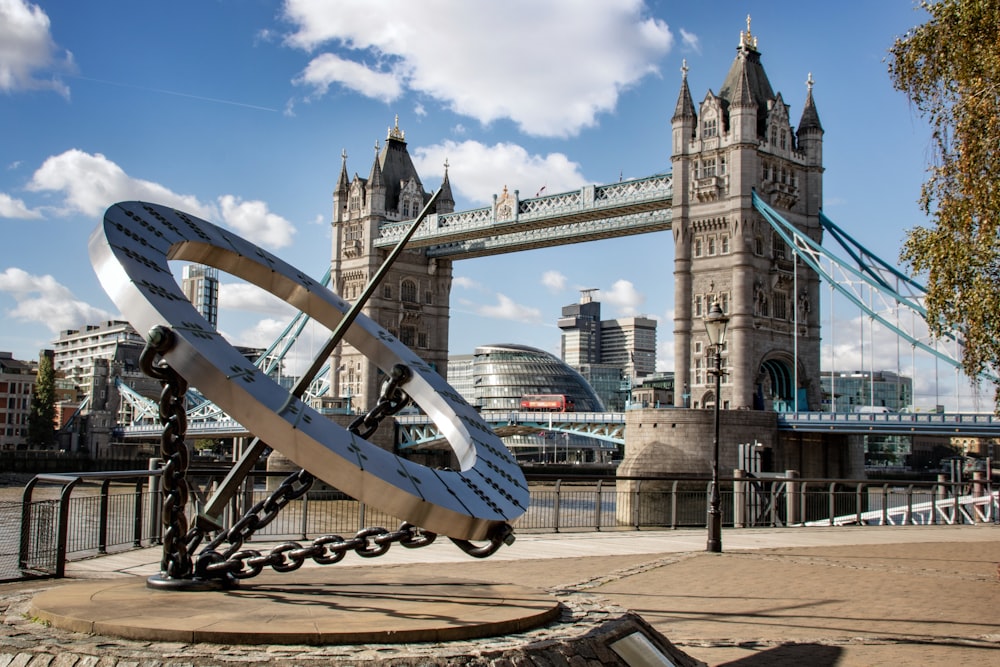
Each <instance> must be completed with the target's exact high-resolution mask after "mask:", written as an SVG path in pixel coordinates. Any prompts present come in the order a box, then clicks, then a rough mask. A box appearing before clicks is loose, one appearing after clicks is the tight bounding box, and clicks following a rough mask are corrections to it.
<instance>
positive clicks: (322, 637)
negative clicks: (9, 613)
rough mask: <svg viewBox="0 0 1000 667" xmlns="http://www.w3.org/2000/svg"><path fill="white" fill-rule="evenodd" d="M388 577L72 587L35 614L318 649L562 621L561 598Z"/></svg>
mask: <svg viewBox="0 0 1000 667" xmlns="http://www.w3.org/2000/svg"><path fill="white" fill-rule="evenodd" d="M387 574H388V573H386V572H385V571H382V572H377V573H373V572H352V573H351V575H350V577H349V578H348V577H344V578H340V579H333V580H323V579H321V578H320V577H317V576H316V573H315V572H313V573H312V576H311V577H310V576H304V575H308V573H293V574H291V575H289V574H284V575H275V574H272V575H261V576H260V577H257V578H255V579H253V580H251V581H248V582H243V583H242V585H241V586H239V587H237V588H234V589H229V590H220V591H173V590H154V589H150V588H148V587H147V586H146V583H145V580H143V579H128V580H124V579H110V580H101V581H88V582H74V583H68V584H63V585H58V586H55V587H53V588H51V589H49V590H46V591H43V592H41V593H39V594H38V595H36V596H35V597H34V599H33V600H32V603H31V608H30V614H31V615H32V617H34V618H37V619H39V620H41V621H44V622H46V623H50V624H51V625H52V626H54V627H57V628H60V629H63V630H69V631H72V632H83V633H88V634H98V635H105V636H112V637H121V638H125V639H136V640H147V641H172V642H214V643H220V644H312V645H319V644H364V643H389V644H392V643H410V642H431V641H434V642H438V641H457V640H468V639H473V638H479V637H491V636H497V635H503V634H511V633H516V632H522V631H525V630H529V629H531V628H534V627H538V626H541V625H544V624H545V623H548V622H550V621H552V620H553V619H555V618H557V617H558V616H559V614H560V605H559V602H558V600H556V599H555V598H554V597H552V596H551V595H549V594H547V593H544V592H541V591H538V590H535V589H530V588H526V587H524V586H518V585H515V584H497V583H478V582H473V581H463V580H450V579H447V578H437V577H436V578H434V579H432V580H422V581H409V580H406V579H405V578H402V577H392V576H387ZM296 575H297V576H296Z"/></svg>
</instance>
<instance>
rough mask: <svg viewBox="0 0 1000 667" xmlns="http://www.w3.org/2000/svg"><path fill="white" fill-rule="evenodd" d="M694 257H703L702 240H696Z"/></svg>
mask: <svg viewBox="0 0 1000 667" xmlns="http://www.w3.org/2000/svg"><path fill="white" fill-rule="evenodd" d="M694 256H695V257H701V239H695V241H694Z"/></svg>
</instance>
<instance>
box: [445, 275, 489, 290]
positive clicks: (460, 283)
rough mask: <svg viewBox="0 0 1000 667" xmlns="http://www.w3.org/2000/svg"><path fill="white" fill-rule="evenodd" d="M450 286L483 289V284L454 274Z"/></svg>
mask: <svg viewBox="0 0 1000 667" xmlns="http://www.w3.org/2000/svg"><path fill="white" fill-rule="evenodd" d="M451 286H452V287H461V288H462V289H476V290H478V289H483V286H482V285H481V284H480V283H478V282H476V281H475V280H473V279H472V278H468V277H466V276H456V277H455V278H454V279H453V280H452V281H451Z"/></svg>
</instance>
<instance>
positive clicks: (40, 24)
mask: <svg viewBox="0 0 1000 667" xmlns="http://www.w3.org/2000/svg"><path fill="white" fill-rule="evenodd" d="M49 26H50V23H49V17H48V15H47V14H46V13H45V12H44V11H43V10H42V8H41V7H39V6H38V5H35V4H32V3H30V2H24V0H0V90H2V91H5V92H8V93H9V92H13V91H17V90H54V91H56V92H57V93H59V94H60V95H63V96H65V97H69V87H68V86H66V85H65V84H64V83H63V82H62V81H60V80H59V79H58V78H56V77H54V76H53V77H52V78H49V79H42V78H38V75H39V73H41V72H45V71H46V70H48V69H50V68H53V67H56V68H61V69H66V70H71V69H72V65H73V56H72V54H71V53H70V52H69V51H66V52H65V55H62V56H60V55H59V54H58V51H59V48H58V47H57V46H56V43H55V41H53V39H52V35H51V33H50V32H49ZM42 76H44V75H42Z"/></svg>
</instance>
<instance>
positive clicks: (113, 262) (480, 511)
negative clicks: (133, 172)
mask: <svg viewBox="0 0 1000 667" xmlns="http://www.w3.org/2000/svg"><path fill="white" fill-rule="evenodd" d="M90 258H91V262H92V263H93V265H94V269H95V270H96V271H97V275H98V278H99V279H100V281H101V284H102V285H103V287H104V289H105V291H106V292H107V293H108V295H109V296H110V297H111V299H112V300H113V301H114V303H115V304H116V305H117V306H118V307H119V308H120V309H121V311H122V313H123V314H124V316H125V317H126V318H127V319H128V320H129V321H130V322H131V323H132V325H133V326H134V327H135V328H136V329H137V330H138V331H141V332H145V331H149V330H150V329H152V328H153V327H155V326H157V325H165V326H169V327H170V328H171V329H173V331H174V334H175V335H176V339H177V342H176V344H175V345H174V347H173V348H171V349H170V350H169V351H167V352H165V353H164V354H163V358H164V359H165V360H166V362H167V363H168V364H169V365H170V366H171V367H172V368H173V369H174V370H176V371H177V372H178V373H180V375H181V376H182V377H184V378H185V379H186V380H187V381H188V382H190V383H191V385H192V386H194V387H197V388H198V390H199V391H201V392H202V393H203V394H204V395H205V396H206V397H208V398H209V399H210V400H211V401H212V402H214V403H215V404H216V405H218V406H219V407H221V408H222V409H223V410H225V411H226V413H228V414H229V415H230V416H231V417H232V418H234V419H235V420H237V421H238V422H239V423H241V424H242V425H243V426H244V427H246V428H247V430H248V431H250V432H251V433H253V434H254V435H256V436H258V437H259V438H261V439H262V440H263V441H264V442H266V443H267V444H268V445H270V446H271V447H273V448H274V449H276V450H278V451H280V452H281V453H282V454H284V455H285V456H287V457H288V458H290V459H291V460H293V461H295V462H296V463H297V464H298V465H300V466H302V467H303V468H306V469H308V470H309V471H310V472H312V473H313V474H314V475H316V476H317V477H319V478H320V479H322V480H324V481H326V482H328V483H329V484H331V485H333V486H335V487H337V488H338V489H340V490H342V491H344V492H345V493H347V494H349V495H351V496H353V497H354V498H356V499H358V500H360V501H362V502H365V503H367V504H370V505H372V506H374V507H377V508H379V509H381V510H383V511H385V512H388V513H389V514H391V515H393V516H395V517H397V518H399V519H402V520H405V521H409V522H410V523H412V524H414V525H417V526H422V527H423V528H426V529H427V530H431V531H434V532H436V533H440V534H442V535H448V536H450V537H455V538H460V539H469V540H479V539H485V538H487V537H489V536H490V535H491V534H493V532H494V529H495V528H499V527H500V526H501V525H502V524H505V523H509V522H511V521H513V520H515V519H517V518H518V517H519V516H521V515H522V514H523V513H524V511H525V510H526V509H527V507H528V498H529V494H528V488H527V484H526V482H525V480H524V475H523V474H522V472H521V470H520V468H518V466H517V464H516V463H515V462H514V459H513V457H512V456H511V455H510V452H509V451H508V450H507V448H506V447H505V446H504V444H503V443H502V442H501V441H500V439H499V438H498V437H497V436H496V434H495V433H493V431H492V429H490V427H489V426H488V425H487V424H486V423H485V422H484V421H483V420H482V418H481V417H480V416H479V414H478V413H477V412H476V411H475V409H473V408H472V407H471V406H470V405H469V404H468V403H466V401H465V400H463V399H462V397H461V396H460V395H459V394H458V392H456V391H455V390H454V389H452V388H451V387H450V386H449V385H448V383H447V382H445V381H444V379H443V378H441V376H440V375H438V374H437V373H436V372H435V371H434V370H433V369H432V368H430V366H429V365H428V364H426V363H425V362H424V361H422V360H421V359H420V358H419V357H418V356H417V355H416V354H414V353H413V352H412V351H411V350H410V349H409V348H407V347H406V346H405V345H403V344H402V343H400V342H399V341H398V340H397V339H396V338H395V337H394V336H392V335H391V334H390V333H389V332H388V331H386V330H385V329H383V328H382V327H380V326H379V325H378V324H376V323H375V322H373V321H372V320H371V319H370V318H368V317H365V316H364V315H360V316H359V317H358V318H357V320H355V322H354V323H353V325H352V326H351V327H350V329H349V330H348V332H347V333H346V335H345V340H347V342H349V343H350V344H351V345H352V346H354V347H355V348H356V349H358V350H359V351H361V352H362V353H363V354H364V355H365V356H367V357H368V359H370V360H371V361H372V362H373V363H374V364H375V365H376V366H378V368H380V369H382V370H383V371H385V372H387V373H388V372H389V371H390V369H391V368H392V367H393V365H395V364H404V365H406V366H408V367H409V368H410V369H411V370H412V371H413V377H412V378H411V379H410V380H408V381H407V383H406V385H405V387H404V389H405V391H406V393H407V394H409V395H410V397H411V398H412V399H413V401H414V402H415V403H416V404H417V405H418V406H420V408H421V409H422V410H423V411H424V412H425V413H426V414H427V415H428V416H429V417H430V418H431V419H432V420H433V421H434V423H435V424H436V425H437V427H438V429H440V431H441V433H442V435H443V436H444V437H445V438H446V439H447V440H448V443H449V444H450V445H451V447H452V449H453V450H454V452H455V455H456V457H457V458H458V462H459V469H458V470H457V471H443V470H435V469H432V468H428V467H426V466H422V465H419V464H416V463H413V462H411V461H408V460H406V459H403V458H400V457H398V456H396V455H394V454H393V453H392V452H387V451H385V450H383V449H381V448H379V447H377V446H375V445H373V444H372V443H370V442H368V441H367V440H364V439H362V438H359V437H357V436H356V435H354V434H352V433H351V432H350V431H348V430H347V429H344V428H342V427H340V426H338V425H337V424H335V423H334V422H332V421H330V420H329V419H327V418H325V417H323V416H322V415H320V414H319V413H318V412H316V411H315V410H313V409H312V408H311V407H310V406H309V405H307V404H306V403H304V402H303V401H301V400H299V399H295V398H293V397H291V396H290V395H289V393H288V392H287V391H286V390H285V389H284V388H282V387H281V386H279V385H278V384H277V383H276V382H275V381H274V380H272V379H271V378H270V377H268V376H267V375H265V374H264V373H262V372H261V371H260V370H259V369H258V368H256V367H255V366H253V365H252V364H250V363H249V362H248V361H247V360H246V359H245V358H244V357H243V355H241V354H240V353H239V352H237V351H236V350H235V349H234V348H233V347H232V346H231V345H230V344H229V343H228V342H227V341H225V340H224V339H223V338H222V336H221V335H219V333H218V332H216V331H215V330H214V329H213V328H212V326H211V325H209V323H208V322H207V321H206V320H205V319H204V318H203V317H202V316H201V315H200V314H199V313H198V312H197V311H196V310H195V308H194V306H193V305H192V304H191V302H190V301H188V299H187V298H185V296H184V294H183V293H182V292H181V289H180V287H179V286H178V285H177V281H176V280H175V279H174V276H173V273H172V272H171V270H170V267H169V265H168V260H181V261H188V262H197V263H199V264H205V265H207V266H211V267H215V268H217V269H219V270H220V271H225V272H227V273H229V274H231V275H233V276H236V277H238V278H242V279H243V280H246V281H247V282H250V283H253V284H255V285H257V286H258V287H261V288H263V289H265V290H267V291H268V292H270V293H272V294H274V295H275V296H277V297H278V298H280V299H283V300H284V301H286V302H288V303H289V304H291V305H292V306H293V307H295V308H297V309H298V310H300V311H302V312H304V313H306V314H307V315H309V316H310V317H312V318H314V319H315V320H316V321H318V322H320V323H322V324H323V325H325V326H326V327H328V328H329V329H331V330H332V329H334V328H335V327H336V325H337V323H338V322H339V321H340V320H341V318H342V317H343V316H344V314H345V313H346V312H347V311H348V309H349V305H348V304H347V303H346V302H345V301H344V300H343V299H341V298H340V297H339V296H337V295H336V294H334V293H333V292H331V291H330V290H328V289H327V288H325V287H323V286H322V285H320V284H319V283H317V282H315V281H314V280H312V279H310V278H309V277H307V276H306V274H305V273H303V272H301V271H298V270H297V269H295V268H294V267H292V266H291V265H289V264H287V263H285V262H283V261H282V260H281V259H279V258H277V257H275V256H274V255H272V254H271V253H268V252H267V251H265V250H263V249H261V248H259V247H257V246H256V245H254V244H252V243H250V242H249V241H246V240H244V239H242V238H240V237H239V236H236V235H235V234H233V233H232V232H230V231H227V230H224V229H222V228H220V227H217V226H215V225H213V224H211V223H209V222H206V221H204V220H201V219H199V218H197V217H195V216H193V215H190V214H187V213H183V212H181V211H177V210H174V209H172V208H169V207H166V206H161V205H157V204H149V203H144V202H122V203H118V204H115V205H114V206H112V207H110V208H109V209H108V210H107V212H106V213H105V216H104V221H103V223H102V224H101V225H99V226H98V228H97V229H95V230H94V232H93V234H92V235H91V237H90Z"/></svg>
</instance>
